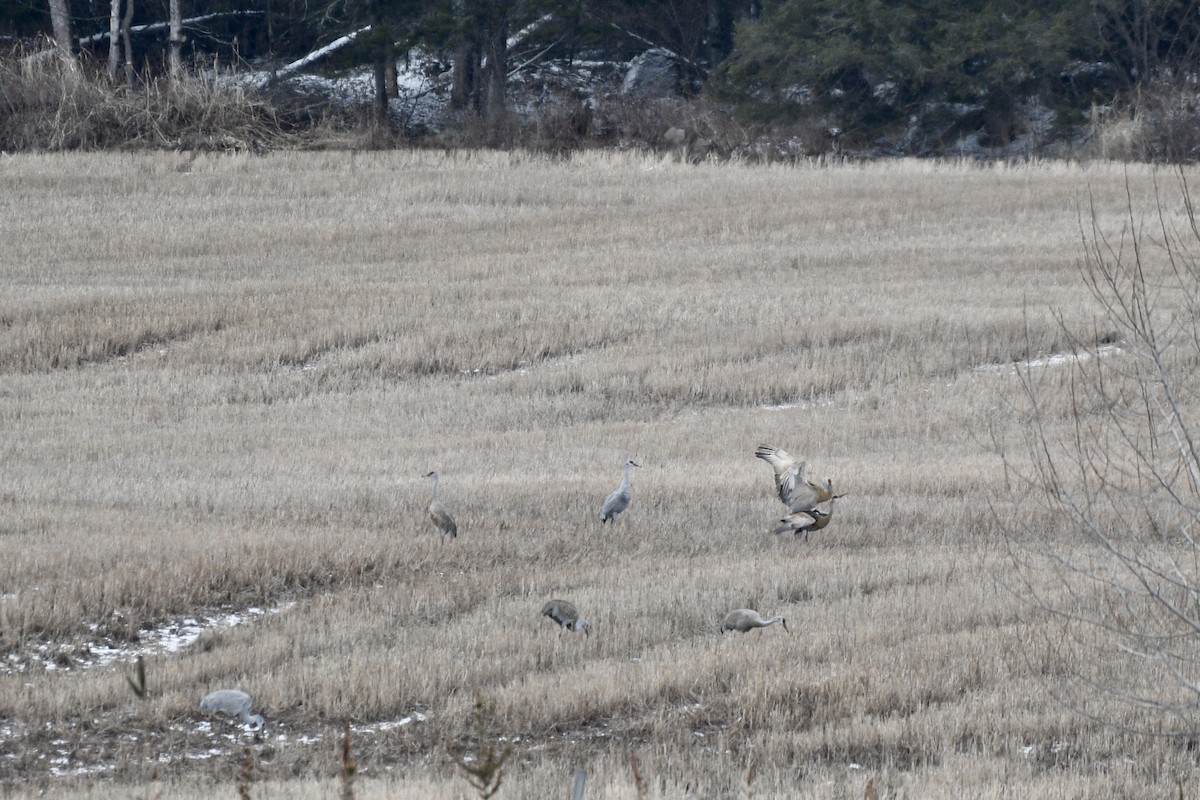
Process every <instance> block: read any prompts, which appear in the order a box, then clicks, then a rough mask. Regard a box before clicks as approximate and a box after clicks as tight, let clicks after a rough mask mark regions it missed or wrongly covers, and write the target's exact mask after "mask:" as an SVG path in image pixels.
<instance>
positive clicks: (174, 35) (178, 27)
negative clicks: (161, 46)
mask: <svg viewBox="0 0 1200 800" xmlns="http://www.w3.org/2000/svg"><path fill="white" fill-rule="evenodd" d="M168 13H169V14H170V34H169V35H168V37H167V44H168V51H167V75H168V76H169V77H170V80H171V85H172V86H174V85H176V84H178V83H179V76H180V74H181V73H182V72H183V58H182V50H183V14H182V12H181V11H180V10H179V0H171V2H170V5H169V11H168Z"/></svg>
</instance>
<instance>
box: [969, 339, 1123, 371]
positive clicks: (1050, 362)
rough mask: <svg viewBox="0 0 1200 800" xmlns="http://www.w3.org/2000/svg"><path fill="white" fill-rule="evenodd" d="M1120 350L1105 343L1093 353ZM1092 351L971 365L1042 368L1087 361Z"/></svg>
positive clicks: (1102, 354)
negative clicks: (1002, 362)
mask: <svg viewBox="0 0 1200 800" xmlns="http://www.w3.org/2000/svg"><path fill="white" fill-rule="evenodd" d="M1119 352H1121V348H1120V346H1119V345H1115V344H1106V345H1104V346H1103V347H1100V348H1097V350H1096V351H1095V353H1094V355H1095V356H1097V357H1099V358H1105V357H1107V356H1111V355H1115V354H1117V353H1119ZM1092 356H1093V353H1091V352H1087V351H1085V352H1082V353H1051V354H1049V355H1041V356H1037V357H1036V358H1027V359H1025V360H1024V361H1014V362H1012V363H1008V364H980V365H978V366H976V367H973V368H972V369H974V370H975V371H976V372H1002V371H1005V370H1017V369H1044V368H1047V367H1061V366H1063V365H1064V364H1078V363H1080V362H1083V361H1088V360H1090V359H1091V358H1092Z"/></svg>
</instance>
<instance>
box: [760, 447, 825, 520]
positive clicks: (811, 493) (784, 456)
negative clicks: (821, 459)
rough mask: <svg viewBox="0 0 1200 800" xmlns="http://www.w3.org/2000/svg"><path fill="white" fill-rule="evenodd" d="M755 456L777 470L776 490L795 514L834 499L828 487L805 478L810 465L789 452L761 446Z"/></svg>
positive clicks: (782, 500) (789, 509)
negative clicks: (831, 498)
mask: <svg viewBox="0 0 1200 800" xmlns="http://www.w3.org/2000/svg"><path fill="white" fill-rule="evenodd" d="M754 455H755V456H757V457H758V458H761V459H762V460H763V461H766V462H767V463H768V464H770V465H771V468H772V469H773V470H775V490H776V491H777V492H778V493H779V500H780V502H782V503H783V504H784V505H785V506H787V507H788V511H790V512H792V513H793V514H794V513H796V512H799V511H808V510H810V509H813V508H816V507H817V504H818V503H824V502H826V501H828V500H829V499H830V497H832V493H831V492H830V491H828V489H827V487H825V486H821V485H819V484H816V483H813V482H812V481H810V480H808V478H807V477H806V476H805V471H806V470H807V468H808V464H807V463H806V462H804V461H797V460H796V459H795V458H794V457H793V456H792V455H791V454H790V453H789V452H788V451H786V450H783V449H782V448H779V447H772V446H771V445H769V444H760V445H759V446H758V449H757V450H755V451H754Z"/></svg>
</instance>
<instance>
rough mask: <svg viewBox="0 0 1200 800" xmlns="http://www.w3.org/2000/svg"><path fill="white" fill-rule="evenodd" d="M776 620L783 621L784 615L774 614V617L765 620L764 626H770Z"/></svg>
mask: <svg viewBox="0 0 1200 800" xmlns="http://www.w3.org/2000/svg"><path fill="white" fill-rule="evenodd" d="M776 622H783V617H781V616H778V615H776V616H774V617H771V618H770V619H768V620H765V621H764V622H763V624H762V626H763V627H764V628H766V627H768V626H770V625H774V624H775V623H776Z"/></svg>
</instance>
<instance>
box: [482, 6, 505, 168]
mask: <svg viewBox="0 0 1200 800" xmlns="http://www.w3.org/2000/svg"><path fill="white" fill-rule="evenodd" d="M486 47H487V67H485V68H484V71H483V73H484V75H483V80H484V114H483V124H484V129H485V130H486V131H487V141H488V144H489V145H491V146H492V147H502V146H503V145H505V144H507V143H508V15H507V14H504V15H502V16H500V17H499V18H496V19H493V20H492V21H491V24H490V26H489V30H488V31H487V41H486Z"/></svg>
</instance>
